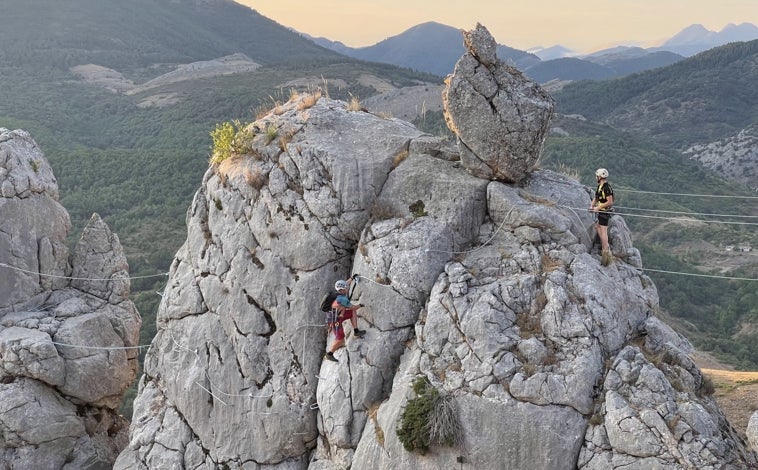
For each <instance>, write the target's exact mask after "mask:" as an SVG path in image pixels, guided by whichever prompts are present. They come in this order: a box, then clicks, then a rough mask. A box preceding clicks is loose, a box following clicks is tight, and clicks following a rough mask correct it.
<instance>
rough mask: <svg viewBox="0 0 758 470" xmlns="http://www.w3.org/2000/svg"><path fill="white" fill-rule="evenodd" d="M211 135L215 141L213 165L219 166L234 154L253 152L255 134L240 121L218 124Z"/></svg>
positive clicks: (212, 154) (212, 156) (212, 148)
mask: <svg viewBox="0 0 758 470" xmlns="http://www.w3.org/2000/svg"><path fill="white" fill-rule="evenodd" d="M274 131H276V128H274ZM210 134H211V139H213V145H212V146H211V159H210V160H211V164H212V165H218V164H219V163H221V162H223V161H224V160H226V159H227V158H229V157H231V156H232V155H234V154H244V153H248V152H250V151H252V142H253V139H254V138H255V134H253V132H252V131H250V130H249V129H248V128H247V127H246V126H244V125H243V124H242V123H240V121H238V120H234V121H231V122H229V121H227V122H223V123H221V124H216V128H215V129H213V130H212V131H211V133H210ZM274 137H276V135H274Z"/></svg>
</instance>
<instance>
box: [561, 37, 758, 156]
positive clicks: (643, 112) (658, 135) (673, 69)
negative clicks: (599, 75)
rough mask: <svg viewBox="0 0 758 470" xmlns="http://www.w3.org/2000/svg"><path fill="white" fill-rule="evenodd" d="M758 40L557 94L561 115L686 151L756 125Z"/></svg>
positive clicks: (570, 87) (582, 84) (581, 84)
mask: <svg viewBox="0 0 758 470" xmlns="http://www.w3.org/2000/svg"><path fill="white" fill-rule="evenodd" d="M757 61H758V40H756V41H751V42H739V43H732V44H728V45H726V46H722V47H718V48H714V49H711V50H709V51H706V52H702V53H700V54H698V55H696V56H694V57H691V58H689V59H686V60H682V61H680V62H677V63H676V64H673V65H671V66H668V67H663V68H660V69H655V70H651V71H646V72H642V73H638V74H633V75H629V76H626V77H623V78H618V79H613V80H606V81H581V82H576V83H573V84H570V85H568V86H566V87H565V88H563V90H562V91H560V92H558V93H556V99H557V101H558V111H559V112H560V113H563V114H581V115H583V116H584V117H586V118H587V119H590V120H593V121H599V122H604V123H607V124H610V125H611V126H613V127H616V128H619V129H625V130H628V131H630V132H634V133H638V134H642V135H646V136H648V137H650V138H651V139H653V140H654V141H656V142H658V143H661V144H664V145H668V146H672V147H674V148H678V149H682V148H684V147H686V146H688V145H692V144H696V143H706V142H711V141H714V140H718V139H720V138H722V137H725V136H728V135H731V134H735V133H736V132H738V131H740V130H742V129H744V128H746V127H748V126H749V125H750V124H754V123H755V122H756V121H758V87H756V86H755V84H756V83H758V67H756V62H757Z"/></svg>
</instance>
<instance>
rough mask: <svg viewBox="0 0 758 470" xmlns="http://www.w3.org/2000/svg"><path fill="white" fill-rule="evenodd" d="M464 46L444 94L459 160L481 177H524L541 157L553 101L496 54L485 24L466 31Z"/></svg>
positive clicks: (444, 105)
mask: <svg viewBox="0 0 758 470" xmlns="http://www.w3.org/2000/svg"><path fill="white" fill-rule="evenodd" d="M464 45H465V46H466V50H467V52H466V53H465V54H464V55H463V57H461V58H460V60H459V61H458V63H457V64H455V71H454V72H453V74H452V75H450V76H448V77H447V79H446V80H445V83H446V87H445V89H444V90H443V94H442V101H443V107H444V115H445V120H446V122H447V125H448V127H449V128H450V130H451V131H452V132H453V133H454V134H455V135H456V136H457V137H458V147H459V149H460V158H461V162H462V163H463V165H464V166H465V167H466V168H467V169H468V170H469V171H470V172H471V173H472V174H474V175H475V176H478V177H480V178H484V179H496V180H501V181H505V182H516V183H518V182H521V181H522V180H523V179H524V178H525V177H526V175H527V174H528V173H529V172H530V171H532V170H533V169H534V168H535V166H536V164H537V162H538V161H539V158H540V154H541V152H542V146H543V144H544V143H545V138H546V137H547V132H548V129H549V124H550V119H551V118H552V116H553V112H554V107H555V105H554V100H553V98H552V97H551V96H550V95H549V94H547V93H546V92H545V91H544V90H543V89H542V88H541V87H540V86H539V84H537V83H536V82H534V81H532V80H531V79H529V78H528V77H526V76H525V75H524V74H522V73H521V71H520V70H518V69H517V68H515V67H512V66H510V65H508V64H506V63H505V62H503V61H501V60H499V59H498V58H497V55H496V47H497V44H496V42H495V39H494V38H493V37H492V36H491V35H490V33H489V31H487V28H485V27H484V26H482V25H481V24H477V25H476V28H475V29H473V30H471V31H468V32H464Z"/></svg>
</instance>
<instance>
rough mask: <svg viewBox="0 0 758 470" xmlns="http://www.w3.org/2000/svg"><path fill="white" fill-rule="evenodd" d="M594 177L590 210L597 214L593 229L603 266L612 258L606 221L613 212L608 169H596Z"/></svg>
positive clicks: (609, 262) (611, 189)
mask: <svg viewBox="0 0 758 470" xmlns="http://www.w3.org/2000/svg"><path fill="white" fill-rule="evenodd" d="M595 179H597V189H596V190H595V197H594V198H592V202H591V203H590V211H592V212H595V213H596V215H597V221H596V222H595V230H596V231H597V234H598V236H599V237H600V246H601V250H602V253H601V260H602V263H603V266H608V265H609V264H611V260H612V257H611V249H610V247H609V245H608V221H609V220H610V219H611V213H612V212H613V188H612V187H611V185H610V183H608V170H606V169H605V168H598V169H597V171H596V172H595Z"/></svg>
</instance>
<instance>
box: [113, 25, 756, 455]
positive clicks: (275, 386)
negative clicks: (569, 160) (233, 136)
mask: <svg viewBox="0 0 758 470" xmlns="http://www.w3.org/2000/svg"><path fill="white" fill-rule="evenodd" d="M475 36H477V35H474V37H475ZM472 57H473V56H471V57H468V58H466V59H465V60H466V61H469V60H472ZM499 73H507V70H505V69H504V70H502V71H500V72H499ZM519 80H520V77H519ZM451 83H452V81H451ZM498 83H504V84H507V83H512V82H511V81H508V80H506V81H503V82H498ZM524 85H528V84H524ZM529 87H530V86H527V87H526V88H527V89H528V90H527V94H530V93H532V92H533V91H534V90H532V89H531V88H529ZM523 90H524V87H523V86H516V87H513V88H506V89H502V90H499V91H498V93H501V94H510V95H511V96H512V97H513V102H514V103H518V102H520V100H521V99H522V98H524V96H527V95H526V94H524V93H522V92H523ZM469 93H473V94H477V93H478V91H477V90H469V89H464V90H463V92H453V93H450V90H448V100H452V104H453V105H454V106H457V107H459V108H463V105H462V103H464V102H466V100H468V102H469V103H471V102H474V101H478V100H477V99H475V98H476V96H474V97H472V96H471V95H469ZM548 101H549V100H548ZM529 106H531V104H529ZM347 107H348V106H347V104H346V103H344V102H340V101H334V100H330V99H327V98H324V97H321V98H320V99H319V96H318V95H317V94H316V95H301V96H296V97H293V98H292V99H291V100H290V101H289V102H288V103H286V104H284V105H281V106H278V107H277V108H276V109H275V110H273V111H272V112H271V113H270V114H268V115H267V116H265V117H263V118H261V119H259V120H258V121H256V122H254V123H252V124H250V125H249V126H248V128H247V129H246V131H245V132H243V133H240V135H239V136H238V137H239V138H240V139H244V140H245V146H246V150H245V151H244V152H243V153H242V154H240V155H234V156H232V157H230V158H228V159H226V160H224V161H223V162H222V163H221V164H220V165H217V166H216V165H214V166H212V167H211V168H209V169H208V171H207V172H206V174H205V177H204V179H203V182H202V185H201V186H200V188H199V190H198V191H197V193H196V195H195V198H194V201H193V203H192V206H191V208H190V209H189V211H188V214H187V230H188V233H187V240H186V242H185V243H184V245H183V246H182V248H181V249H180V250H179V252H178V253H177V255H176V258H175V260H174V262H173V264H172V266H171V273H170V280H169V283H168V286H167V288H166V290H165V295H164V297H163V300H162V303H161V306H160V308H159V312H158V320H157V322H158V334H157V336H156V338H155V340H154V341H153V344H152V346H151V348H150V350H149V351H148V354H147V357H146V360H145V373H144V375H143V376H142V378H141V380H140V390H139V395H138V397H137V399H136V401H135V405H134V409H135V412H134V416H133V421H132V426H131V430H130V443H129V446H128V448H127V449H126V450H125V451H124V452H123V453H122V454H121V455H120V456H119V458H118V460H117V462H116V465H115V467H114V468H116V469H164V468H187V469H221V468H224V469H256V470H257V469H287V470H290V469H292V470H294V469H306V468H307V469H311V470H325V469H349V468H353V469H411V468H415V469H439V468H462V469H474V468H476V469H504V468H507V469H524V468H530V469H556V470H559V469H560V470H563V469H566V468H580V469H608V468H642V469H645V468H649V469H695V468H697V469H741V468H747V467H750V466H752V465H755V463H756V459H755V455H754V454H753V453H752V452H750V451H749V450H748V447H747V445H746V444H745V442H744V441H743V440H742V439H741V438H740V437H739V436H738V435H737V433H736V432H735V431H734V429H733V428H732V427H731V426H730V425H729V423H728V422H727V421H726V419H725V418H724V415H723V413H722V412H721V411H720V410H719V409H718V407H717V405H716V403H715V401H714V400H713V398H712V397H711V396H710V395H709V390H708V383H707V381H705V380H704V378H703V375H702V373H701V372H700V370H699V369H698V368H697V366H696V365H695V364H694V362H693V361H692V360H691V359H690V357H689V354H690V352H691V346H690V345H689V343H688V342H687V340H686V339H684V338H682V337H680V336H679V335H677V334H676V333H674V332H673V330H671V329H670V328H668V327H667V326H666V325H665V324H663V323H662V322H661V321H660V320H658V319H657V317H656V316H655V312H656V310H657V308H658V296H657V291H656V289H655V286H654V285H653V283H652V282H651V280H650V279H649V278H648V277H647V276H645V275H644V273H643V272H642V271H641V270H640V268H641V266H642V264H641V259H640V256H639V252H638V251H637V250H636V249H635V248H634V247H633V245H632V243H631V239H630V236H629V231H628V229H627V227H626V225H625V223H624V221H623V219H622V218H621V217H618V216H616V217H614V218H613V224H612V226H611V227H610V235H611V244H612V249H613V252H614V255H615V260H614V262H613V263H612V264H611V265H609V266H607V267H604V266H602V265H601V263H600V259H599V256H598V250H597V247H596V246H595V245H594V244H593V238H592V219H591V217H590V214H588V213H587V212H586V211H584V210H580V211H577V210H576V208H584V207H586V206H587V203H588V196H587V192H586V188H584V187H582V186H581V185H580V184H579V183H577V182H576V181H574V180H571V179H569V178H567V177H565V176H562V175H559V174H555V173H552V172H549V171H542V170H535V169H534V168H533V163H528V164H526V165H524V161H519V162H517V163H516V167H517V168H516V170H517V171H516V173H517V174H518V177H516V178H514V179H515V180H518V181H519V183H507V182H503V181H498V180H496V178H497V177H496V176H495V175H494V173H493V177H492V178H482V177H481V175H478V169H477V168H473V169H472V168H471V167H469V166H467V165H466V164H465V162H462V161H461V156H460V154H459V152H458V151H457V149H456V148H454V147H450V146H449V145H447V144H446V143H445V142H443V141H441V140H440V139H437V138H434V137H431V136H429V135H425V134H423V133H421V132H419V131H418V130H416V129H415V128H414V127H413V126H411V125H409V124H407V123H405V122H403V121H399V120H395V119H387V118H382V117H379V116H376V115H373V114H371V113H368V112H365V111H349V110H348V109H347ZM493 119H496V120H497V119H499V118H493ZM545 120H549V113H548V115H546V116H545ZM535 124H536V125H535V126H534V128H535V129H537V131H536V132H537V133H539V132H541V131H540V129H544V128H547V126H548V123H547V122H542V121H540V122H536V123H535ZM488 125H490V126H493V125H495V124H493V123H488ZM274 129H275V130H276V133H274V132H273V130H274ZM524 135H526V134H524ZM540 139H541V137H539V136H538V135H535V136H533V140H532V141H533V142H536V143H537V144H536V148H530V149H528V150H526V151H527V152H537V154H539V151H540V150H541V148H540V144H539V142H540V141H541V140H540ZM529 161H531V159H530V160H529ZM507 165H508V161H507V159H500V160H498V163H497V165H496V166H495V167H498V168H499V167H503V168H505V167H507ZM489 168H493V167H492V166H490V167H489ZM472 172H473V173H474V174H472ZM477 175H478V176H477ZM353 273H358V274H359V275H360V280H361V282H360V283H359V284H358V287H357V289H356V292H355V293H354V297H355V300H356V302H360V303H362V304H365V305H366V307H364V308H362V309H361V310H359V316H360V320H359V327H360V328H362V329H366V330H367V334H366V335H365V337H364V338H363V339H359V338H356V337H352V336H350V337H349V338H348V340H347V343H346V347H345V348H342V349H340V350H338V351H337V353H336V357H337V359H338V362H336V363H335V362H330V361H324V360H322V357H323V353H324V350H325V347H326V346H327V343H330V342H331V341H332V338H328V337H327V334H326V330H325V327H324V315H323V313H322V312H321V311H320V310H319V308H318V304H319V300H320V298H321V296H322V294H323V293H324V292H325V291H326V290H327V289H328V288H329V287H330V286H331V285H333V283H334V281H335V280H337V279H345V278H347V277H348V276H349V275H351V274H353ZM346 328H347V329H348V331H350V327H349V326H347V327H346ZM414 390H415V391H414ZM423 390H427V391H430V392H429V393H431V394H432V395H433V396H436V397H437V398H438V400H437V401H435V402H434V403H436V404H438V405H439V406H440V407H441V408H439V409H438V408H437V407H432V409H433V410H436V411H430V408H429V407H428V406H427V405H428V404H427V405H424V404H423V403H422V405H421V406H420V407H419V406H418V404H419V401H418V400H419V399H420V396H417V393H421V394H423V393H424V392H423ZM432 391H433V392H432ZM425 406H426V412H425V413H421V412H420V411H419V410H420V409H421V410H423V409H424V407H425ZM409 413H416V416H421V418H420V421H422V423H421V424H424V423H428V422H436V423H438V425H437V426H436V427H434V426H433V427H432V428H429V427H423V426H421V427H416V428H415V432H417V434H413V432H406V431H409V430H410V429H411V427H412V426H413V425H414V423H413V420H412V419H410V418H411V417H410V416H409ZM440 417H444V419H440ZM418 421H419V420H418V419H417V420H416V422H415V425H418V424H419V423H418ZM440 422H442V425H441V426H440V425H439V423H440ZM398 429H402V431H398ZM430 429H433V430H434V432H432V433H431V434H430ZM437 431H439V432H437ZM409 434H410V435H412V436H416V437H414V438H412V439H404V438H403V439H402V440H401V437H399V436H401V435H405V436H408V435H409Z"/></svg>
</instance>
